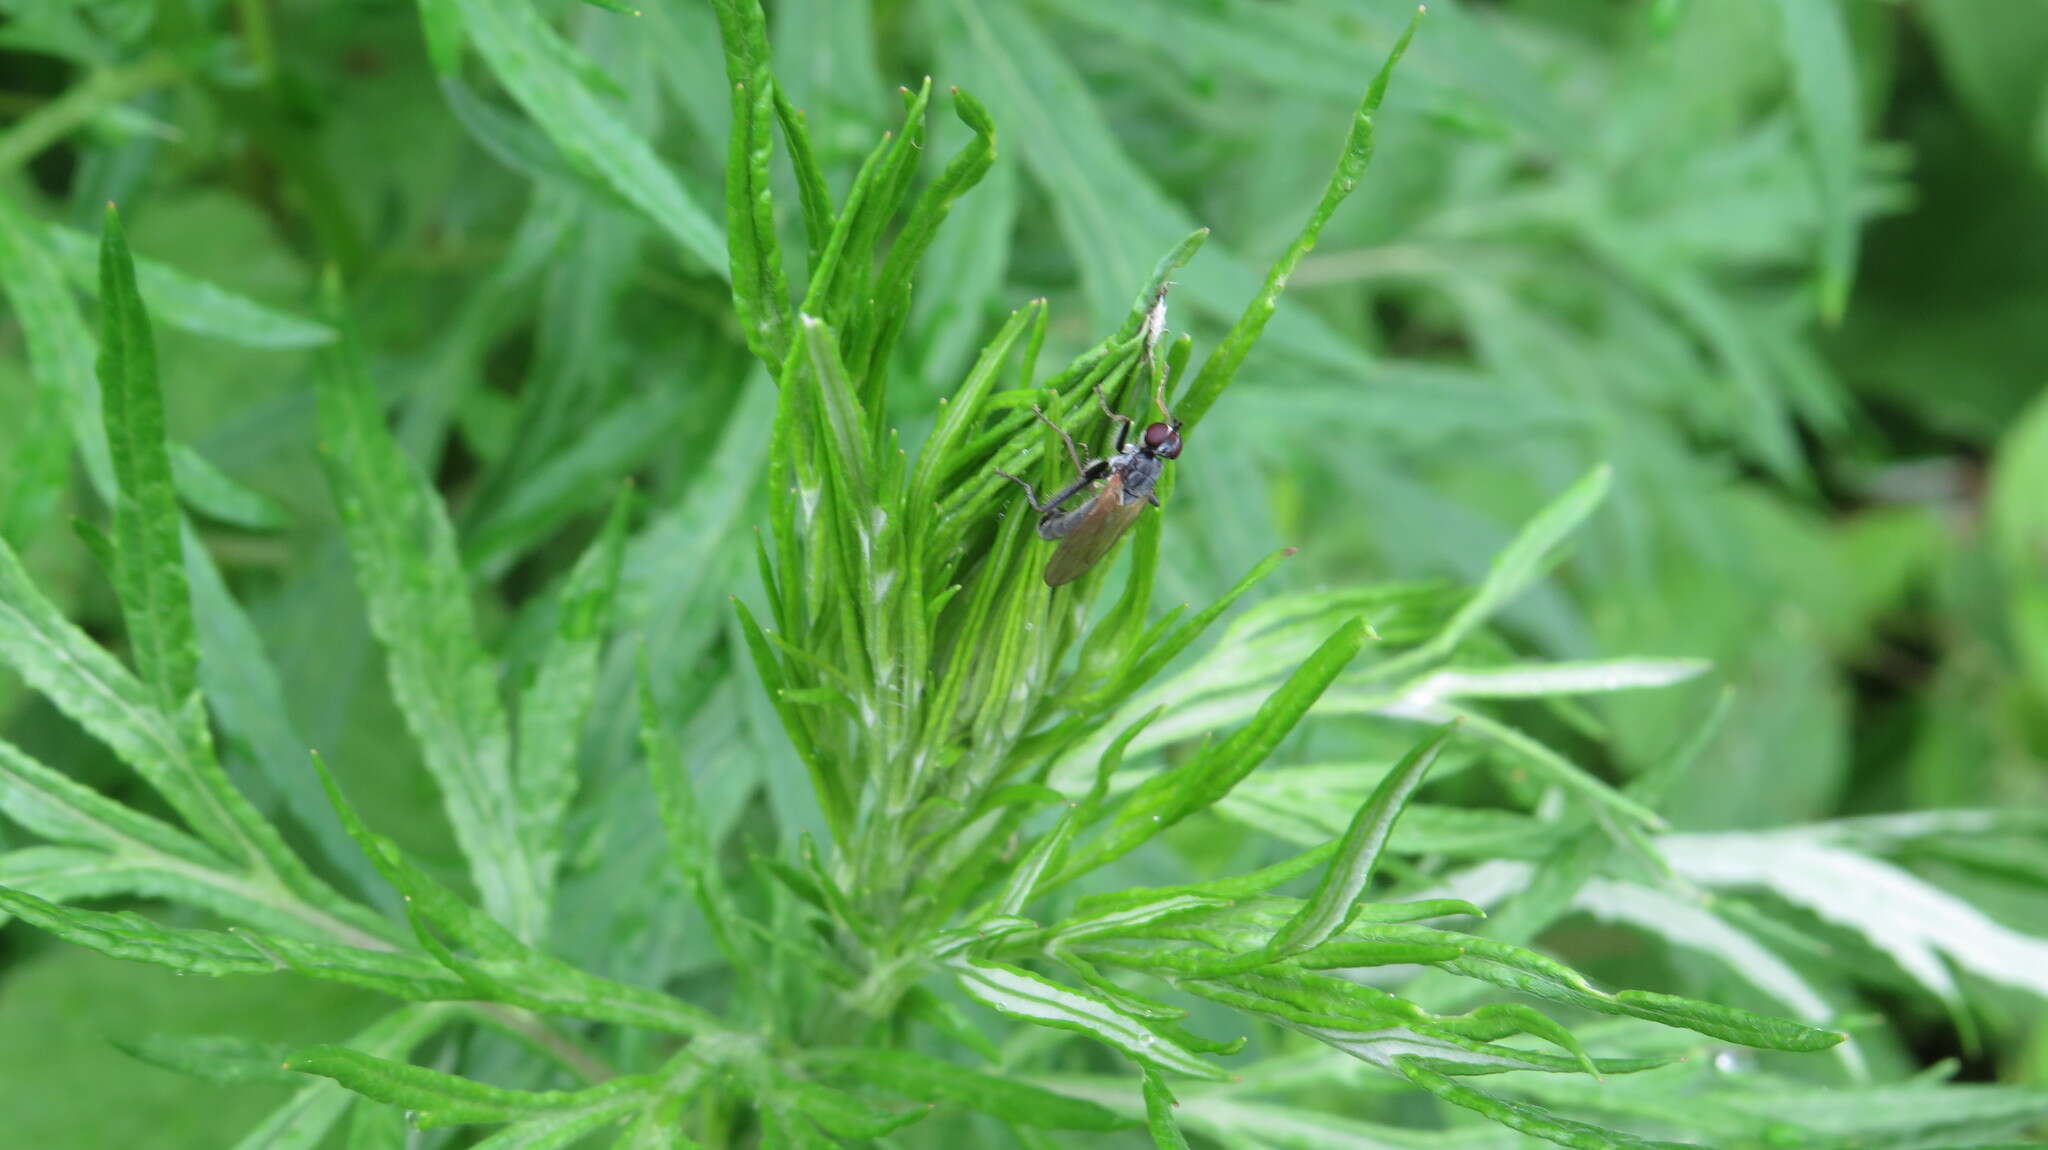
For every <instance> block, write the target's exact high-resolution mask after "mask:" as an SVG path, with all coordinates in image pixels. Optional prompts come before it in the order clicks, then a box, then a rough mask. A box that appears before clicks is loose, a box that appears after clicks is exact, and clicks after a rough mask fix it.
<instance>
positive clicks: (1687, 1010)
mask: <svg viewBox="0 0 2048 1150" xmlns="http://www.w3.org/2000/svg"><path fill="white" fill-rule="evenodd" d="M1614 1001H1615V1002H1616V1003H1617V1004H1618V1005H1619V1006H1620V1007H1621V1008H1622V1010H1623V1011H1625V1012H1626V1013H1628V1014H1631V1015H1633V1016H1635V1017H1637V1018H1645V1019H1648V1020H1650V1021H1651V1022H1661V1023H1663V1024H1664V1025H1666V1026H1677V1027H1683V1028H1684V1029H1686V1030H1690V1031H1693V1032H1695V1033H1698V1034H1704V1035H1707V1036H1708V1037H1710V1038H1719V1039H1723V1040H1725V1041H1728V1042H1739V1043H1741V1044H1742V1045H1744V1046H1755V1047H1759V1048H1762V1049H1765V1050H1792V1051H1801V1052H1805V1051H1814V1050H1826V1049H1828V1048H1829V1047H1832V1046H1837V1045H1840V1044H1841V1043H1842V1042H1844V1041H1846V1040H1847V1039H1848V1035H1846V1034H1843V1033H1842V1032H1841V1031H1838V1030H1822V1029H1820V1028H1818V1027H1813V1026H1807V1025H1805V1024H1803V1023H1798V1022H1793V1021H1792V1020H1790V1019H1786V1018H1772V1017H1770V1016H1768V1015H1763V1014H1754V1013H1751V1012H1750V1011H1747V1010H1740V1009H1737V1008H1735V1007H1732V1006H1720V1005H1717V1004H1715V1003H1711V1002H1700V1001H1698V1000H1697V999H1691V998H1680V997H1678V996H1677V995H1672V994H1657V993H1655V992H1653V991H1648V990H1623V991H1617V992H1616V993H1615V995H1614Z"/></svg>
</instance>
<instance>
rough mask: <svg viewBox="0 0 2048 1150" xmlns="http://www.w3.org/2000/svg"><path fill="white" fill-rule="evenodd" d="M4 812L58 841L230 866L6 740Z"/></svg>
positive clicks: (1, 777)
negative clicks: (47, 765)
mask: <svg viewBox="0 0 2048 1150" xmlns="http://www.w3.org/2000/svg"><path fill="white" fill-rule="evenodd" d="M0 811H5V812H6V813H7V816H8V817H9V818H11V819H13V820H14V821H15V822H17V823H20V824H21V825H22V826H23V827H26V828H27V829H29V830H31V831H33V832H35V833H36V834H38V835H41V836H42V837H44V838H46V839H49V840H51V841H52V842H59V843H70V844H75V845H81V846H93V847H99V848H101V849H103V850H106V851H110V852H114V853H129V854H141V855H160V856H162V857H163V858H165V859H166V860H177V861H179V862H182V863H186V864H193V865H197V866H200V867H204V868H207V869H218V868H223V867H224V862H225V860H223V859H222V858H221V857H220V856H219V855H218V854H216V853H214V852H213V851H212V850H210V849H208V848H207V847H205V846H204V845H202V844H201V843H199V842H197V841H196V840H194V839H193V838H192V837H191V836H190V835H187V834H186V833H185V832H183V831H181V830H178V829H177V828H176V827H173V826H170V825H169V824H167V823H165V822H163V821H161V820H159V819H156V818H153V817H151V816H149V815H146V814H143V813H141V812H140V811H137V810H135V809H133V808H132V807H129V806H127V805H126V804H123V803H118V802H115V801H114V800H112V799H110V798H107V797H106V796H104V795H102V794H100V793H99V792H98V791H95V790H93V789H92V788H90V787H86V786H82V785H80V784H78V783H76V782H73V781H72V780H70V779H69V778H66V777H65V776H63V775H61V774H59V773H57V772H56V771H53V770H51V769H50V768H48V767H46V766H44V765H43V764H41V763H39V762H37V761H35V760H34V759H32V758H30V757H29V756H28V755H26V754H24V753H23V752H22V751H21V750H20V748H18V747H16V746H14V744H12V743H9V742H6V741H4V740H0Z"/></svg>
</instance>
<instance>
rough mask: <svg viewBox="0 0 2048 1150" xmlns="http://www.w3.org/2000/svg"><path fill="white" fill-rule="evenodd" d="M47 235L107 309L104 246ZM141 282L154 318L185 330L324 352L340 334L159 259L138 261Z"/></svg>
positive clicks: (76, 235)
mask: <svg viewBox="0 0 2048 1150" xmlns="http://www.w3.org/2000/svg"><path fill="white" fill-rule="evenodd" d="M44 236H45V238H46V240H47V242H48V243H49V246H50V251H51V253H52V254H53V255H55V256H56V257H57V259H58V261H59V262H60V263H61V264H62V265H63V267H64V271H65V272H66V273H67V274H68V275H69V276H70V277H71V279H72V281H73V282H74V283H76V284H77V285H78V286H79V287H81V288H84V289H86V290H87V291H89V292H92V293H93V294H95V295H96V296H99V297H100V298H101V302H102V305H104V303H105V297H104V294H103V293H104V292H105V290H106V285H105V284H104V283H103V282H102V280H101V279H100V276H99V269H98V266H97V265H98V251H97V249H98V247H99V244H98V242H97V241H96V240H95V239H94V238H93V237H92V236H91V235H88V234H87V233H85V232H81V231H77V230H75V229H73V228H67V227H62V226H58V225H51V226H49V227H47V228H45V229H44ZM135 280H136V285H137V286H138V287H139V288H140V290H141V293H142V302H143V303H144V305H146V306H147V307H148V309H149V314H150V316H151V317H152V318H153V319H155V320H156V321H158V322H161V323H163V324H165V325H166V326H169V327H174V328H177V329H178V330H180V331H187V332H191V333H192V334H194V335H203V336H208V337H211V338H214V339H219V340H224V341H226V342H228V343H234V344H240V345H241V346H243V347H261V348H275V349H288V348H303V347H318V346H319V345H321V344H323V343H329V342H332V341H333V339H334V334H335V333H334V329H333V328H331V327H328V326H327V325H326V324H323V323H318V322H316V321H314V320H310V319H307V318H305V317H304V316H298V315H293V314H292V313H290V312H286V311H280V310H278V309H277V308H273V307H269V306H267V305H265V304H260V303H257V302H256V301H255V300H252V299H249V298H248V297H247V296H242V295H237V294H235V293H234V292H231V291H228V290H226V289H225V288H222V287H220V286H218V285H216V284H212V283H209V282H207V281H205V280H202V279H197V278H195V277H192V276H188V275H186V274H185V273H183V272H180V271H178V270H176V269H174V268H171V267H167V266H165V265H164V264H160V263H157V262H155V261H154V260H148V259H137V260H136V261H135Z"/></svg>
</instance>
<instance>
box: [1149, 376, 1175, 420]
mask: <svg viewBox="0 0 2048 1150" xmlns="http://www.w3.org/2000/svg"><path fill="white" fill-rule="evenodd" d="M1158 379H1159V382H1158V383H1157V384H1155V385H1154V386H1153V388H1152V404H1153V406H1155V407H1157V408H1158V409H1159V414H1161V415H1163V416H1165V417H1166V422H1167V425H1168V426H1170V427H1172V428H1173V429H1174V430H1175V431H1179V430H1180V420H1178V419H1175V418H1174V417H1173V412H1171V411H1168V410H1167V409H1166V367H1165V365H1164V364H1161V365H1160V367H1159V375H1158Z"/></svg>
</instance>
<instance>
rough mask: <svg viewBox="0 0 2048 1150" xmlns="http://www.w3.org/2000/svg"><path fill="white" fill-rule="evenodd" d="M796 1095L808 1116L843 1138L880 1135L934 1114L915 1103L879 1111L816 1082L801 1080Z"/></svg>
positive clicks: (875, 1136) (805, 1115)
mask: <svg viewBox="0 0 2048 1150" xmlns="http://www.w3.org/2000/svg"><path fill="white" fill-rule="evenodd" d="M792 1094H793V1095H794V1096H795V1099H796V1105H797V1109H799V1110H801V1111H803V1113H804V1117H806V1118H809V1119H810V1120H811V1121H813V1122H815V1123H817V1124H818V1127H819V1129H821V1130H823V1131H825V1133H827V1134H831V1135H834V1136H836V1137H840V1138H879V1137H881V1136H882V1135H884V1134H887V1133H889V1132H890V1131H892V1130H900V1129H902V1128H903V1127H905V1126H908V1125H910V1124H911V1123H913V1122H917V1121H920V1120H922V1119H923V1118H924V1117H925V1115H927V1114H930V1113H931V1106H930V1105H925V1106H914V1107H912V1108H910V1109H909V1110H905V1111H901V1112H899V1113H890V1112H888V1111H885V1110H878V1109H876V1108H875V1107H873V1106H870V1105H868V1104H867V1103H866V1102H864V1101H862V1100H861V1099H859V1098H857V1097H855V1096H853V1095H851V1094H848V1093H846V1092H845V1091H843V1090H834V1089H832V1088H831V1087H829V1086H820V1085H818V1084H817V1083H815V1082H802V1083H798V1084H797V1086H796V1088H795V1090H793V1091H792Z"/></svg>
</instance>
